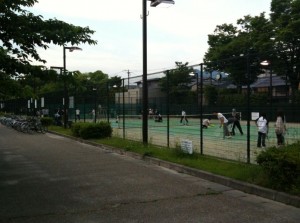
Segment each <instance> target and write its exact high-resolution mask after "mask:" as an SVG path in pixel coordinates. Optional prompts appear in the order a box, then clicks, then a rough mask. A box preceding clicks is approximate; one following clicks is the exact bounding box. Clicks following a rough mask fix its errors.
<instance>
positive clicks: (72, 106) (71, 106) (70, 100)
mask: <svg viewBox="0 0 300 223" xmlns="http://www.w3.org/2000/svg"><path fill="white" fill-rule="evenodd" d="M69 108H74V96H70V97H69Z"/></svg>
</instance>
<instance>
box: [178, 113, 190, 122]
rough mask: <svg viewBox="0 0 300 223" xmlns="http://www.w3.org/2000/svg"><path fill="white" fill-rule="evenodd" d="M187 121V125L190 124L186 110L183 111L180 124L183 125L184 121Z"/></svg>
mask: <svg viewBox="0 0 300 223" xmlns="http://www.w3.org/2000/svg"><path fill="white" fill-rule="evenodd" d="M183 120H185V124H186V125H187V124H188V123H189V121H188V120H187V118H186V112H185V111H184V110H182V111H181V119H180V123H182V121H183Z"/></svg>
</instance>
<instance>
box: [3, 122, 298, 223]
mask: <svg viewBox="0 0 300 223" xmlns="http://www.w3.org/2000/svg"><path fill="white" fill-rule="evenodd" d="M0 222H1V223H10V222H14V223H21V222H22V223H48V222H51V223H52V222H53V223H60V222H66V223H77V222H78V223H91V222H95V223H98V222H130V223H131V222H145V223H147V222H153V223H154V222H155V223H158V222H166V223H169V222H184V223H186V222H201V223H210V222H211V223H218V222H220V223H221V222H226V223H227V222H228V223H235V222H237V223H241V222H242V223H247V222H249V223H259V222H264V223H269V222H272V223H283V222H286V223H299V222H300V209H299V208H295V207H292V206H288V205H285V204H281V203H278V202H275V201H271V200H267V199H264V198H260V197H257V196H254V195H249V194H245V193H243V192H240V191H237V190H234V189H232V188H229V187H226V186H223V185H219V184H216V183H212V182H209V181H206V180H203V179H199V178H196V177H192V176H188V175H185V174H181V173H177V172H174V171H171V170H168V169H164V168H162V167H159V166H155V165H152V164H148V163H146V162H144V161H141V160H136V159H133V158H129V157H126V156H122V155H118V154H114V153H111V152H109V151H108V150H103V149H100V148H98V147H94V146H91V145H85V144H82V143H79V142H76V141H73V140H71V139H68V138H64V137H60V136H57V135H53V134H48V133H47V134H38V133H36V134H24V133H20V132H17V131H15V130H13V129H10V128H7V127H5V126H3V125H1V124H0Z"/></svg>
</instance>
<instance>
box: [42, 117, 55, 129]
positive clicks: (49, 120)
mask: <svg viewBox="0 0 300 223" xmlns="http://www.w3.org/2000/svg"><path fill="white" fill-rule="evenodd" d="M53 123H54V120H53V118H50V117H42V118H41V124H42V126H45V127H48V126H50V125H52V124H53Z"/></svg>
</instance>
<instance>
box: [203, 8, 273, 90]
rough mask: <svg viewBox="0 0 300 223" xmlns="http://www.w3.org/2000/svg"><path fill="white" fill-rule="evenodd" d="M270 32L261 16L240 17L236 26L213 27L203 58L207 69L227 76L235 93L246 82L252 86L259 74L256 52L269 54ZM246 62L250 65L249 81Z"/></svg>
mask: <svg viewBox="0 0 300 223" xmlns="http://www.w3.org/2000/svg"><path fill="white" fill-rule="evenodd" d="M270 30H272V26H271V25H270V24H269V22H268V20H267V19H266V18H265V14H264V13H261V14H260V15H259V16H256V17H251V16H249V15H247V16H244V18H242V19H239V20H237V25H236V26H234V25H233V24H223V25H220V26H217V28H216V29H215V31H214V34H211V35H209V36H208V39H209V40H208V43H209V45H210V47H209V49H208V52H207V53H206V54H205V58H204V61H205V63H206V64H207V68H208V69H214V70H220V71H223V72H226V73H228V74H229V78H230V79H231V80H232V82H233V83H234V84H235V85H236V86H237V87H238V88H239V89H241V87H242V85H246V84H247V83H248V81H249V80H250V82H251V83H252V82H254V81H255V80H256V78H257V75H258V74H259V66H258V64H259V62H258V60H259V56H258V55H260V52H266V51H267V52H268V51H269V50H270V44H269V43H270V40H269V39H270V35H271V34H270V33H271V32H270ZM266 39H268V40H269V41H266ZM267 43H268V44H267ZM248 59H250V64H251V65H252V66H251V70H250V72H251V75H249V79H248V76H247V72H248V71H249V70H247V60H248ZM253 65H254V66H253Z"/></svg>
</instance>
